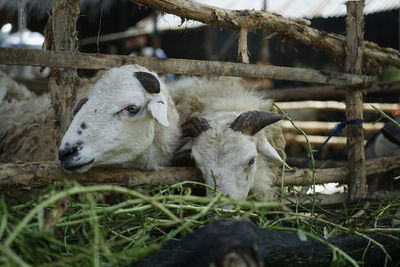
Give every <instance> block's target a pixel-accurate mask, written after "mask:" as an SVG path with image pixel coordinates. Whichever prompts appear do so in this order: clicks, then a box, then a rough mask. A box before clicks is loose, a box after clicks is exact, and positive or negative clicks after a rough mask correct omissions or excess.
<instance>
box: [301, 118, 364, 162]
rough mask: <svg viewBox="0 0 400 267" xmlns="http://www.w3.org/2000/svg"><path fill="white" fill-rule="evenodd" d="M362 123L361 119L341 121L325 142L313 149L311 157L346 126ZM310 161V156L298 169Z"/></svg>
mask: <svg viewBox="0 0 400 267" xmlns="http://www.w3.org/2000/svg"><path fill="white" fill-rule="evenodd" d="M363 123H364V120H363V119H354V120H343V121H341V122H340V123H338V124H336V126H335V128H334V129H333V130H332V131H331V132H330V134H329V136H328V138H326V140H325V141H324V142H323V143H322V144H320V145H319V146H318V147H317V148H316V149H315V151H314V152H313V156H314V155H315V154H316V153H318V152H320V151H321V149H322V148H323V147H324V145H326V143H328V141H329V139H331V138H332V136H335V135H339V134H341V133H342V131H343V129H344V127H346V125H361V124H363ZM310 160H311V156H310V157H308V159H307V160H305V161H304V162H303V163H302V164H301V165H300V167H299V168H298V169H302V168H304V167H305V166H307V164H308V163H309V162H310Z"/></svg>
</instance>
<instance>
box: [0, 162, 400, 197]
mask: <svg viewBox="0 0 400 267" xmlns="http://www.w3.org/2000/svg"><path fill="white" fill-rule="evenodd" d="M399 166H400V157H390V158H380V159H376V160H370V161H367V166H366V169H367V174H368V175H371V174H376V173H380V172H385V171H388V170H391V169H394V168H397V167H399ZM345 174H346V169H345V168H344V167H338V168H329V169H317V170H316V171H315V177H316V183H317V184H322V183H329V182H339V183H345V182H346V175H345ZM279 177H280V176H279ZM62 180H75V181H78V182H79V183H81V184H84V185H91V184H113V185H120V186H132V185H138V184H144V183H150V184H164V185H171V184H175V183H178V182H183V181H202V179H201V174H200V172H199V171H198V170H197V169H196V168H194V167H173V168H172V167H171V168H166V169H164V170H161V171H140V170H137V169H125V168H111V167H108V168H94V169H92V170H90V171H89V172H87V173H84V174H67V173H65V172H64V171H63V170H62V169H61V167H60V166H59V164H58V163H57V162H32V163H4V164H0V192H1V191H4V190H12V189H16V190H30V189H33V188H40V187H44V186H47V185H50V184H53V183H54V182H56V181H62ZM280 183H281V182H280V181H275V184H276V185H277V186H279V185H280ZM284 183H285V185H310V184H312V172H311V170H308V169H302V170H295V169H294V170H286V172H285V181H284Z"/></svg>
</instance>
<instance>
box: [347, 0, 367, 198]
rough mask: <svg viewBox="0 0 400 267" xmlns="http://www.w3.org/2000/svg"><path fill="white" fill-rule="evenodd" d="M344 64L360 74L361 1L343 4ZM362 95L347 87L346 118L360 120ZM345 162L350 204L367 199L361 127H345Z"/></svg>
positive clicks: (361, 54)
mask: <svg viewBox="0 0 400 267" xmlns="http://www.w3.org/2000/svg"><path fill="white" fill-rule="evenodd" d="M346 7H347V17H346V29H347V34H346V47H345V50H346V61H345V71H346V72H349V73H355V74H361V73H362V66H363V53H364V43H363V41H362V40H363V39H364V17H363V9H364V0H361V1H348V2H346ZM362 98H363V92H362V88H361V87H356V88H349V91H348V92H347V95H346V119H347V120H359V119H361V120H362V119H363V99H362ZM345 132H346V136H347V147H348V149H347V160H348V175H349V177H348V182H349V198H350V200H351V201H355V200H359V199H363V198H365V197H366V196H367V193H368V189H367V186H368V185H367V178H366V171H365V153H364V133H363V127H362V124H348V125H347V126H346V128H345Z"/></svg>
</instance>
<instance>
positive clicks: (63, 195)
mask: <svg viewBox="0 0 400 267" xmlns="http://www.w3.org/2000/svg"><path fill="white" fill-rule="evenodd" d="M275 108H277V109H278V110H279V111H280V112H282V113H284V112H283V111H282V110H280V109H279V107H277V106H275ZM377 110H378V109H377ZM378 112H380V110H378ZM381 115H382V116H385V114H381ZM287 119H288V120H289V121H291V122H292V123H293V121H292V120H291V119H290V117H287ZM293 126H294V127H296V128H298V127H297V126H296V125H295V124H294V123H293ZM298 130H299V132H301V133H302V134H303V135H304V137H305V138H306V140H307V141H308V138H307V135H306V134H305V133H304V132H303V131H302V130H301V129H299V128H298ZM307 144H308V145H307V147H308V151H309V155H310V157H311V162H310V165H309V168H310V169H311V170H312V171H313V175H314V171H315V164H314V159H313V154H312V148H311V145H310V143H309V142H307ZM284 171H285V170H284V167H283V173H284ZM282 177H283V176H282ZM313 177H314V185H313V188H314V194H313V195H312V196H306V195H304V193H302V192H301V191H298V190H297V189H296V187H291V186H290V187H288V188H286V187H284V181H283V182H282V185H281V188H280V189H279V190H278V191H277V192H276V199H277V200H279V201H276V202H257V201H252V200H242V201H234V200H232V199H230V198H227V197H225V196H223V195H222V194H220V193H219V192H218V191H217V189H216V188H215V187H209V186H207V185H204V184H201V183H196V182H182V183H178V184H175V185H173V186H150V185H142V186H136V187H132V188H123V187H118V186H112V185H96V186H81V185H79V184H78V183H75V182H67V181H65V182H61V183H57V184H55V185H51V186H48V187H46V188H44V189H43V190H42V191H41V193H40V194H38V195H36V196H34V197H33V198H32V199H31V200H28V201H26V202H24V203H23V204H19V205H11V204H8V203H6V201H5V200H4V196H2V199H0V266H60V267H63V266H80V267H81V266H129V265H130V264H131V263H132V262H135V261H137V260H140V259H142V258H143V257H145V256H147V255H149V253H152V252H155V251H157V250H158V249H160V248H161V247H162V246H163V245H164V244H166V243H167V242H168V241H170V240H177V239H180V238H182V237H183V236H185V235H187V234H188V233H191V232H193V231H194V230H196V229H197V228H199V227H202V226H203V225H205V224H207V223H208V222H210V221H213V220H216V219H220V218H241V217H244V218H249V219H250V220H251V221H252V222H253V223H255V224H256V225H257V226H258V227H260V228H264V229H277V230H285V231H291V232H295V233H297V235H298V236H299V238H300V239H301V240H305V239H309V238H312V239H315V240H317V241H318V242H321V243H323V244H325V245H326V246H328V247H329V248H330V249H331V250H332V263H331V266H347V265H352V266H358V265H359V263H358V262H356V261H355V260H354V259H352V258H351V257H350V256H349V255H347V254H346V253H345V252H344V251H342V250H340V249H339V248H337V247H335V246H333V245H332V244H330V243H329V242H328V241H327V240H326V238H328V237H333V236H338V235H357V236H360V237H363V238H365V239H367V240H369V245H368V246H370V245H376V246H377V247H379V248H380V249H381V250H382V251H383V252H385V253H386V249H385V248H384V247H383V246H382V245H381V244H379V243H377V242H376V241H375V240H373V239H371V238H369V237H368V236H367V233H382V234H385V235H390V234H393V233H395V234H398V233H400V229H399V228H395V227H394V225H393V219H397V220H400V218H396V216H398V215H395V214H396V213H395V212H396V211H397V210H399V209H400V196H398V197H397V198H394V199H391V198H390V197H389V196H388V197H387V198H386V199H385V200H382V201H379V202H370V203H367V204H368V205H367V204H363V205H361V204H352V205H348V204H345V203H344V204H342V205H340V206H335V207H330V206H328V207H322V206H319V205H318V204H317V203H316V201H315V200H316V198H315V176H313ZM206 187H208V188H209V189H210V190H211V191H213V192H214V195H213V197H206V196H202V195H201V194H198V193H196V194H195V193H194V190H195V191H196V192H198V191H201V192H204V191H205V188H206ZM199 189H200V190H199ZM288 190H289V191H290V194H288V193H287V191H288ZM289 195H290V198H289V197H288V196H289ZM301 198H302V199H304V198H306V199H308V200H310V201H311V203H312V204H311V205H309V206H307V205H303V204H301V203H300V202H299V199H301ZM62 204H63V205H62ZM223 206H233V209H232V210H226V209H223V208H221V207H223ZM57 215H58V216H57ZM50 218H57V219H54V220H50ZM288 225H290V226H291V227H288ZM368 246H367V247H366V248H362V249H364V251H365V253H366V252H367V249H368ZM386 255H387V260H388V261H390V258H389V255H388V254H386Z"/></svg>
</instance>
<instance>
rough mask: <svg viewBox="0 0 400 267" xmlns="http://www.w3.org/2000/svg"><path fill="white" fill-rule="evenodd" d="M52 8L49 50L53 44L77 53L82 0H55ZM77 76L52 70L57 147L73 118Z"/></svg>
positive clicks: (48, 39)
mask: <svg viewBox="0 0 400 267" xmlns="http://www.w3.org/2000/svg"><path fill="white" fill-rule="evenodd" d="M52 7H53V15H52V17H51V18H50V19H49V20H50V22H49V23H52V25H51V26H52V27H51V29H52V30H51V31H46V44H47V46H48V47H47V48H48V49H49V48H50V47H49V43H52V47H53V48H54V50H55V51H71V52H77V51H78V39H77V32H76V21H77V20H78V17H79V12H80V10H79V0H53V5H52ZM50 40H51V41H50ZM50 46H51V45H50ZM57 67H59V66H57ZM76 77H77V75H76V71H75V70H74V69H62V68H54V69H52V71H51V76H50V83H49V88H50V92H51V104H52V108H53V110H54V116H55V143H56V145H57V146H58V145H59V144H60V143H61V139H62V136H63V135H64V133H65V132H66V131H67V129H68V127H69V125H70V123H71V121H72V107H73V105H74V102H75V96H76V90H75V79H76Z"/></svg>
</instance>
